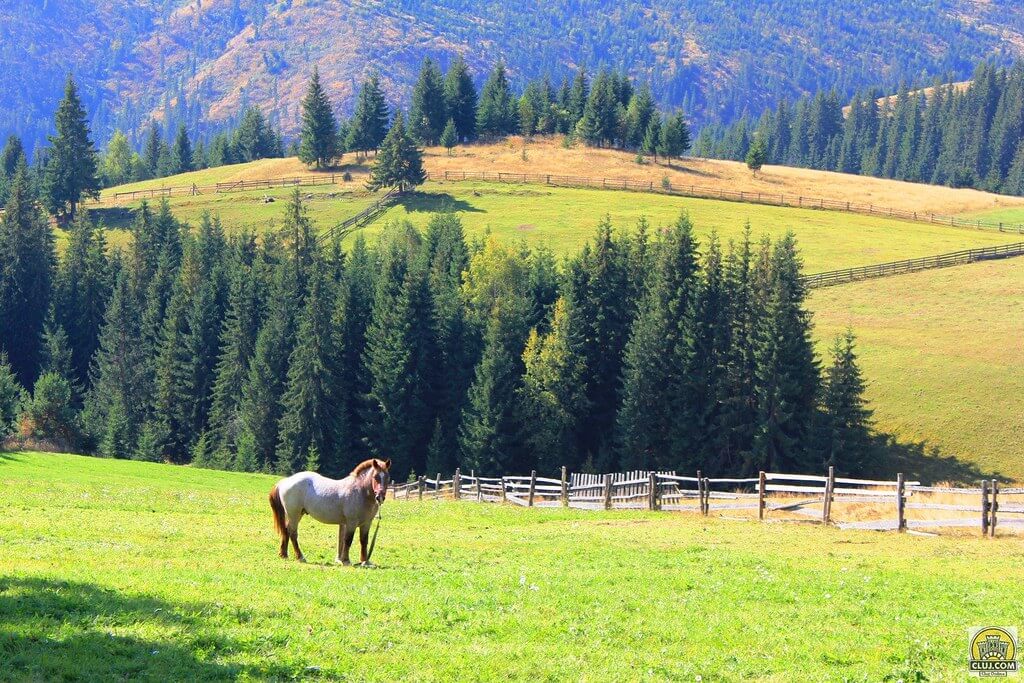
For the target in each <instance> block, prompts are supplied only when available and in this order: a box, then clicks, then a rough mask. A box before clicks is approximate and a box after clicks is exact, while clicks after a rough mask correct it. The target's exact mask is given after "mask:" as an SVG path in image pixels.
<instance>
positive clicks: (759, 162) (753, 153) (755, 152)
mask: <svg viewBox="0 0 1024 683" xmlns="http://www.w3.org/2000/svg"><path fill="white" fill-rule="evenodd" d="M767 159H768V146H767V144H766V143H765V141H764V137H763V136H761V135H758V136H757V137H755V138H754V141H753V142H752V143H751V145H750V150H749V151H748V152H747V158H746V163H747V168H749V169H750V170H751V171H753V172H754V175H757V172H758V171H760V170H761V167H762V166H764V164H765V161H767Z"/></svg>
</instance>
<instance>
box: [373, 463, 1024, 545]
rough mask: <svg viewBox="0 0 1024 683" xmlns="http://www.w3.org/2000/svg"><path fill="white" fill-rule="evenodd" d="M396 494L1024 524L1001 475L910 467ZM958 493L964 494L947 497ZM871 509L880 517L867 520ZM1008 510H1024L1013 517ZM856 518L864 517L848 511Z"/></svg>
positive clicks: (459, 485) (890, 525)
mask: <svg viewBox="0 0 1024 683" xmlns="http://www.w3.org/2000/svg"><path fill="white" fill-rule="evenodd" d="M392 492H393V495H394V497H395V498H396V499H402V500H409V499H418V500H424V499H438V498H451V499H457V500H459V499H468V500H475V501H478V502H497V503H509V504H513V505H519V506H522V507H571V508H577V509H587V510H613V509H633V510H671V511H687V512H697V513H699V514H701V515H704V516H707V515H709V514H711V513H712V512H727V513H728V512H737V511H744V510H747V511H750V512H751V513H752V512H753V511H754V510H756V511H757V518H758V519H760V520H762V521H765V520H768V519H769V514H771V513H775V514H774V515H773V519H772V521H808V519H814V520H817V521H819V522H820V523H821V524H834V525H835V526H837V527H839V528H842V529H864V530H876V531H885V530H895V531H906V530H908V529H937V528H950V527H971V526H980V529H981V533H982V535H983V536H995V530H996V525H997V524H1002V525H1004V526H1011V527H1018V526H1021V527H1024V488H1000V484H999V482H998V481H996V480H995V479H992V480H985V481H982V482H981V483H980V485H979V487H978V488H954V487H936V486H922V485H921V484H920V482H916V481H906V480H905V478H904V476H903V475H902V474H898V475H897V476H896V480H895V481H887V480H874V479H854V478H849V477H837V476H836V474H835V469H834V468H832V467H829V468H828V472H827V473H826V474H824V475H808V474H781V473H775V472H760V473H759V474H758V476H757V477H747V478H711V477H705V476H703V475H702V473H701V472H700V471H699V470H698V471H697V472H696V473H695V476H692V477H691V476H680V475H677V474H676V473H675V472H670V471H662V472H651V471H647V470H634V471H632V472H619V473H609V474H582V473H573V474H572V475H571V476H570V475H569V473H568V472H567V470H566V468H565V467H563V468H562V473H561V478H559V479H553V478H547V477H538V476H537V472H536V470H535V471H533V472H531V473H530V474H529V476H505V477H478V476H476V474H475V473H474V472H470V474H469V475H465V474H462V471H461V470H460V469H456V470H455V473H454V474H453V475H452V478H451V479H442V478H441V475H440V474H437V475H436V476H435V478H433V479H429V478H427V477H422V476H421V477H419V478H417V479H416V481H411V482H407V483H404V484H395V485H394V486H393V488H392ZM948 497H952V498H954V499H955V500H956V501H957V502H954V503H949V502H943V501H944V499H945V498H948ZM1000 497H1001V498H1000ZM960 501H963V502H960ZM1001 501H1002V502H1001ZM818 506H820V508H819V507H818ZM809 508H810V509H809ZM908 511H913V512H911V514H909V515H908ZM917 511H929V512H936V511H937V512H939V513H941V515H942V518H940V519H928V518H920V517H919V515H918V514H916V512H917ZM865 512H867V513H870V516H871V518H869V519H864V518H863V516H864V514H865ZM778 513H789V514H792V515H800V516H801V517H802V519H801V517H779V516H778ZM951 513H960V514H956V515H954V514H951ZM999 513H1001V514H1003V515H1021V517H1011V518H1010V519H1003V518H1000V516H999ZM851 516H855V517H858V518H856V519H852V518H851V519H845V518H848V517H851Z"/></svg>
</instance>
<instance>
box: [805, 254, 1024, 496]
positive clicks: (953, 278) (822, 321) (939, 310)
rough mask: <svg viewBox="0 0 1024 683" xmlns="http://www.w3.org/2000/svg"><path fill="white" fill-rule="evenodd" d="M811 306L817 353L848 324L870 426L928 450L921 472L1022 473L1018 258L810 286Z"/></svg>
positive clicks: (1023, 263)
mask: <svg viewBox="0 0 1024 683" xmlns="http://www.w3.org/2000/svg"><path fill="white" fill-rule="evenodd" d="M810 308H811V310H812V311H813V312H814V323H815V330H816V335H817V337H818V339H819V342H820V343H819V350H820V351H821V352H822V353H824V352H825V351H826V349H827V346H828V344H829V342H830V341H831V340H832V339H833V338H834V337H835V335H836V334H839V333H841V332H842V331H843V330H845V329H846V327H847V326H848V325H849V326H851V327H852V328H853V330H854V332H855V333H856V335H857V338H858V344H857V346H858V349H859V351H860V359H861V366H862V369H863V371H864V376H865V379H866V380H867V384H868V389H867V398H868V399H869V401H870V402H871V406H872V407H873V408H874V409H875V417H876V420H877V423H878V427H879V428H880V429H881V430H883V431H886V432H889V433H891V434H894V435H895V436H897V437H899V439H900V440H901V441H903V442H904V443H907V444H916V446H917V448H916V449H915V450H917V451H919V454H924V455H927V456H929V457H928V458H926V459H919V462H921V463H925V464H927V465H930V466H929V467H925V469H924V471H923V472H922V474H924V475H925V476H926V477H927V478H929V479H933V478H944V477H948V478H951V479H959V480H970V479H972V478H978V477H980V476H981V475H982V474H984V475H986V476H991V475H993V474H998V475H1002V476H1004V477H1007V478H1011V479H1014V480H1018V481H1020V480H1024V457H1022V454H1024V452H1022V450H1021V449H1022V446H1021V444H1022V441H1021V435H1022V434H1024V410H1022V397H1024V345H1022V340H1024V259H1008V260H1005V261H988V262H982V263H974V264H970V265H965V266H958V267H955V268H945V269H941V270H930V271H924V272H920V273H914V274H910V275H900V276H897V277H890V278H882V279H878V280H869V281H865V282H860V283H855V284H849V285H843V286H839V287H831V288H827V289H819V290H815V291H814V292H813V293H812V295H811V299H810ZM899 467H900V465H898V464H896V463H893V469H898V468H899ZM906 471H910V470H906Z"/></svg>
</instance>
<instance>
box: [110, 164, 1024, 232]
mask: <svg viewBox="0 0 1024 683" xmlns="http://www.w3.org/2000/svg"><path fill="white" fill-rule="evenodd" d="M344 178H345V175H344V174H338V173H331V174H326V173H322V174H315V175H314V174H310V175H304V176H294V177H291V178H276V179H268V180H243V181H236V182H231V183H216V184H214V185H205V186H201V187H200V186H197V185H194V184H193V185H180V186H175V187H161V188H150V189H146V190H130V191H126V192H115V193H114V195H113V197H114V199H115V200H123V199H129V200H134V199H146V198H155V197H170V196H180V195H196V194H206V193H209V192H214V193H221V192H242V191H246V190H253V189H270V188H274V187H292V186H303V185H306V186H314V185H336V184H338V183H339V182H347V181H344ZM427 179H428V180H432V181H436V182H442V181H448V182H460V181H480V182H499V183H521V184H540V185H552V186H558V187H586V188H597V189H603V190H628V191H632V192H651V193H657V194H668V195H675V196H680V197H696V198H700V199H718V200H722V201H733V202H744V203H750V204H768V205H772V206H785V207H790V208H802V209H825V210H829V211H845V212H848V213H858V214H864V215H868V216H880V217H885V218H900V219H903V220H910V221H916V222H923V223H933V224H937V225H948V226H951V227H957V228H974V229H978V230H983V229H988V230H998V231H999V232H1012V233H1019V234H1024V224H1021V223H1004V222H995V221H984V220H981V219H969V218H960V217H957V216H947V215H943V214H936V213H931V212H927V211H908V210H905V209H896V208H893V207H886V206H877V205H875V204H861V203H857V202H847V201H840V200H836V199H825V198H824V197H807V196H803V195H793V194H785V193H778V194H776V193H772V192H747V191H745V190H726V189H724V188H715V187H704V186H701V185H695V184H690V185H687V184H685V183H673V182H671V181H668V182H667V183H666V182H665V181H659V182H655V181H653V180H630V179H628V178H604V177H591V176H574V175H557V174H551V173H511V172H506V171H458V170H447V171H430V172H428V173H427Z"/></svg>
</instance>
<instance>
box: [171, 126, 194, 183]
mask: <svg viewBox="0 0 1024 683" xmlns="http://www.w3.org/2000/svg"><path fill="white" fill-rule="evenodd" d="M191 170H193V168H192V142H191V141H190V140H189V139H188V131H187V130H185V124H184V123H183V124H181V125H180V126H178V134H177V136H175V138H174V147H173V148H172V149H171V175H174V174H177V173H186V172H188V171H191Z"/></svg>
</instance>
